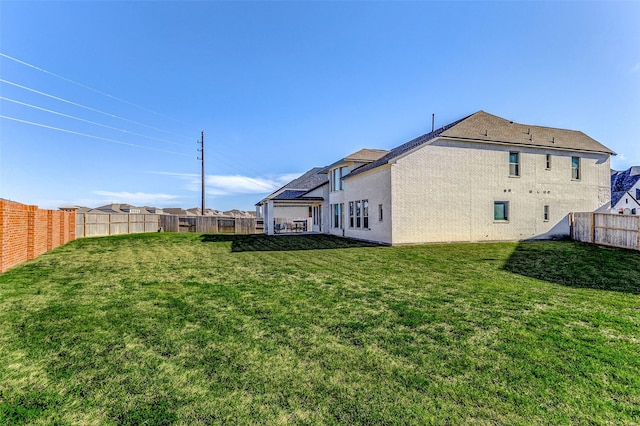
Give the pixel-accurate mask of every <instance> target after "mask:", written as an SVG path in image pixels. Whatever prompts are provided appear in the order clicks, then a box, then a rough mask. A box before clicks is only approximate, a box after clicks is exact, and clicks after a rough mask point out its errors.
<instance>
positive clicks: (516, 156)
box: [509, 152, 520, 176]
mask: <svg viewBox="0 0 640 426" xmlns="http://www.w3.org/2000/svg"><path fill="white" fill-rule="evenodd" d="M509 176H520V153H519V152H510V153H509Z"/></svg>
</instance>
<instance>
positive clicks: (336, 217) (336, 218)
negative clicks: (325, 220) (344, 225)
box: [333, 204, 340, 228]
mask: <svg viewBox="0 0 640 426" xmlns="http://www.w3.org/2000/svg"><path fill="white" fill-rule="evenodd" d="M333 227H334V228H340V204H334V205H333Z"/></svg>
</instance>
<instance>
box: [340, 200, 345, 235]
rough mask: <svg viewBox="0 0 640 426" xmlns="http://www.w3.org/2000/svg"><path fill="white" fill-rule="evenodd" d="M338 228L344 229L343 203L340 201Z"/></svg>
mask: <svg viewBox="0 0 640 426" xmlns="http://www.w3.org/2000/svg"><path fill="white" fill-rule="evenodd" d="M340 229H344V203H340Z"/></svg>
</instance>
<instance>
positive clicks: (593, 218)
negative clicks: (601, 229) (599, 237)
mask: <svg viewBox="0 0 640 426" xmlns="http://www.w3.org/2000/svg"><path fill="white" fill-rule="evenodd" d="M591 242H592V243H595V242H596V214H595V213H591Z"/></svg>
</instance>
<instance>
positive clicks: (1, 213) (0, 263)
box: [0, 200, 9, 273]
mask: <svg viewBox="0 0 640 426" xmlns="http://www.w3.org/2000/svg"><path fill="white" fill-rule="evenodd" d="M6 203H7V202H6V201H4V200H0V273H2V272H4V271H5V267H8V266H7V260H9V255H8V253H7V249H8V248H9V243H8V241H6V240H5V235H4V228H5V226H6V225H5V222H6V219H5V217H6V207H5V206H6Z"/></svg>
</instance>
